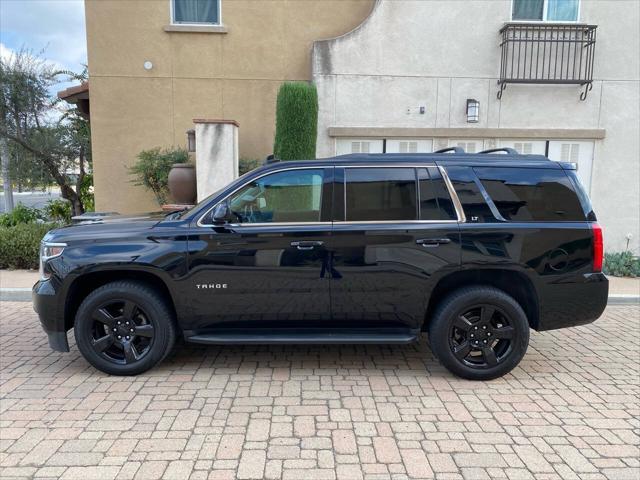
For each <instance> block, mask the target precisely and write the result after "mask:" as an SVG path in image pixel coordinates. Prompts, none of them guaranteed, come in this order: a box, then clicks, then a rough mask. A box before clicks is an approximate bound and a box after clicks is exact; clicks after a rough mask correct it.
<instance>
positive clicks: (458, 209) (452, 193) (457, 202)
mask: <svg viewBox="0 0 640 480" xmlns="http://www.w3.org/2000/svg"><path fill="white" fill-rule="evenodd" d="M429 167H432V168H433V167H435V168H437V169H438V170H439V171H440V174H441V175H442V179H443V180H444V183H445V185H446V187H447V190H448V191H449V196H450V197H451V200H452V201H453V206H454V208H455V210H456V216H457V217H458V219H457V220H378V221H369V220H358V221H347V220H338V221H335V222H273V223H229V224H227V226H228V227H231V228H251V227H295V226H314V225H318V226H328V225H333V224H336V225H349V224H354V225H363V224H376V223H383V224H393V223H396V224H403V223H411V224H421V223H425V224H433V223H465V222H466V221H467V218H466V216H465V214H464V210H463V209H462V204H461V203H460V200H459V199H458V195H457V194H456V192H455V190H454V188H453V184H452V183H451V180H450V179H449V175H447V172H446V170H445V169H444V167H442V166H438V165H435V164H434V163H421V164H403V165H375V164H373V165H372V164H366V165H335V164H331V165H326V166H323V165H314V166H308V167H306V166H305V167H285V168H281V169H278V170H270V171H268V172H265V173H263V174H262V175H259V176H257V177H255V178H253V179H251V180H249V181H247V182H246V183H243V184H242V185H240V186H239V187H237V188H235V189H234V190H232V191H231V192H229V193H228V194H227V195H225V196H224V197H223V198H222V199H221V200H220V201H218V202H216V203H215V205H213V206H212V207H211V208H209V209H208V210H207V211H206V212H205V213H204V214H203V215H201V216H200V218H199V219H198V221H197V222H196V225H197V226H198V227H220V226H221V225H215V224H212V223H202V219H203V218H205V217H206V216H207V215H209V213H211V211H212V210H213V209H214V208H216V206H217V205H218V204H219V203H220V202H223V201H225V200H226V199H227V198H229V197H230V196H231V195H233V194H234V193H236V192H237V191H239V190H241V189H242V188H244V187H246V186H247V185H248V184H249V183H251V182H254V181H256V180H259V179H261V178H262V177H265V176H267V175H271V174H273V173H282V172H286V171H289V170H324V169H326V168H342V169H346V168H429ZM344 182H345V188H344V196H345V198H344V208H345V218H346V208H347V202H346V200H347V197H346V195H347V189H346V175H345V180H344Z"/></svg>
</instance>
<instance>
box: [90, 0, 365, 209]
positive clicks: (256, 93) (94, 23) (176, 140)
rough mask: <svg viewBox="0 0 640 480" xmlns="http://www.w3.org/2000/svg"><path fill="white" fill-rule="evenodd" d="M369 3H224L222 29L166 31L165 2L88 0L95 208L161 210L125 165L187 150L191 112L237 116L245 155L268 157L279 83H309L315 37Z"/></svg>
mask: <svg viewBox="0 0 640 480" xmlns="http://www.w3.org/2000/svg"><path fill="white" fill-rule="evenodd" d="M372 5H373V0H323V1H321V2H308V1H298V0H270V1H255V0H222V4H221V12H222V22H223V24H224V25H225V26H226V27H227V29H228V32H227V33H224V34H221V33H191V32H189V33H184V32H165V31H164V30H163V27H164V26H165V25H168V24H169V22H170V13H169V0H145V1H122V0H85V12H86V21H87V44H88V57H89V73H90V77H91V81H90V83H91V87H90V88H91V124H92V141H93V159H94V170H95V183H96V185H95V191H96V207H97V208H98V209H100V210H110V211H111V210H116V211H119V212H123V213H125V212H134V211H141V210H155V209H157V208H158V206H157V205H156V204H155V203H154V201H153V197H152V195H150V194H149V193H148V192H146V191H145V190H144V189H143V188H142V187H138V186H134V185H133V184H132V183H131V182H130V179H131V177H130V176H129V175H128V173H127V168H128V166H130V165H131V164H132V163H133V162H134V161H135V156H136V154H137V153H138V152H140V150H142V149H147V148H152V147H155V146H163V147H167V146H171V145H179V146H183V145H184V144H185V142H186V140H185V139H186V136H185V131H186V130H187V129H189V128H192V127H193V124H192V120H193V119H194V118H229V119H233V120H236V121H238V122H239V124H240V156H241V157H247V158H264V157H265V156H266V155H267V154H269V153H271V152H272V148H273V133H274V127H275V125H274V118H275V97H276V93H277V90H278V87H279V86H280V84H281V83H282V82H283V81H286V80H308V79H310V76H311V73H310V72H311V68H310V49H311V46H312V43H313V41H314V40H317V39H321V38H327V37H333V36H335V35H339V34H342V33H344V32H347V31H349V30H351V29H352V28H353V27H355V26H356V25H358V24H359V23H360V22H361V21H362V19H363V18H365V17H366V16H367V15H368V14H369V12H370V11H371V7H372ZM145 61H151V62H152V63H153V68H152V69H151V70H149V71H147V70H145V69H144V68H143V64H144V62H145Z"/></svg>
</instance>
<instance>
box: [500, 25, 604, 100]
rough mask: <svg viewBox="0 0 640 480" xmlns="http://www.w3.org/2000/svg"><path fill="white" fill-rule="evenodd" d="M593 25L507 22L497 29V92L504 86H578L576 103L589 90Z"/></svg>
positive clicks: (590, 85) (593, 35)
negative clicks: (499, 41)
mask: <svg viewBox="0 0 640 480" xmlns="http://www.w3.org/2000/svg"><path fill="white" fill-rule="evenodd" d="M596 28H597V26H596V25H584V24H575V23H553V24H549V23H541V24H536V23H507V24H505V25H504V27H502V28H501V29H500V35H501V43H500V47H501V48H502V56H501V62H500V80H498V84H499V85H500V90H499V92H498V98H501V97H502V92H503V90H504V89H505V88H506V86H507V84H508V83H550V84H578V85H582V86H584V89H583V91H582V92H581V93H580V100H584V99H585V98H587V93H588V92H589V91H590V90H591V88H592V87H593V59H594V52H595V47H596Z"/></svg>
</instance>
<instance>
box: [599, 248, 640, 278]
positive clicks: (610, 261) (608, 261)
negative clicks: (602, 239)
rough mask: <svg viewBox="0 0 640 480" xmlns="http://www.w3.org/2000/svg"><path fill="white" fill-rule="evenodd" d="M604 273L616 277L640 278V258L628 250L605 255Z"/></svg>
mask: <svg viewBox="0 0 640 480" xmlns="http://www.w3.org/2000/svg"><path fill="white" fill-rule="evenodd" d="M603 271H604V273H606V274H607V275H613V276H614V277H640V258H638V257H634V256H633V254H632V253H631V252H630V251H628V250H627V251H626V252H613V253H605V254H604V265H603Z"/></svg>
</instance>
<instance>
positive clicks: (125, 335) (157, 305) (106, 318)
mask: <svg viewBox="0 0 640 480" xmlns="http://www.w3.org/2000/svg"><path fill="white" fill-rule="evenodd" d="M74 334H75V337H76V343H77V344H78V348H79V350H80V352H81V353H82V355H83V356H84V357H85V358H86V359H87V361H88V362H89V363H91V365H93V366H94V367H96V368H97V369H98V370H102V371H103V372H105V373H109V374H112V375H137V374H138V373H142V372H144V371H146V370H149V369H150V368H152V367H153V366H154V365H156V364H157V363H158V362H160V361H161V360H162V359H164V357H165V356H166V355H167V354H168V353H169V352H170V351H171V349H172V347H173V345H174V343H175V338H176V328H175V323H174V319H173V315H172V313H171V310H170V309H169V308H168V306H167V305H166V303H165V301H164V300H163V299H162V297H161V296H160V295H159V294H158V293H157V292H156V291H154V290H153V289H152V288H151V287H149V286H147V285H145V284H142V283H138V282H129V281H123V282H113V283H109V284H107V285H104V286H102V287H100V288H98V289H97V290H96V291H94V292H93V293H91V294H90V295H88V296H87V298H85V300H84V301H83V302H82V304H81V305H80V308H79V309H78V313H77V315H76V321H75V328H74Z"/></svg>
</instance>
